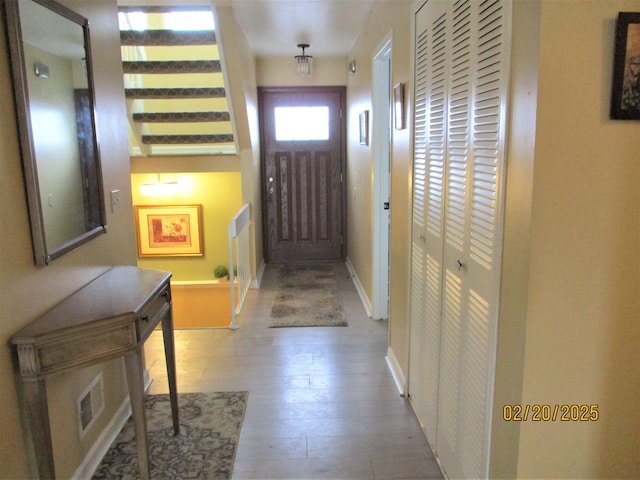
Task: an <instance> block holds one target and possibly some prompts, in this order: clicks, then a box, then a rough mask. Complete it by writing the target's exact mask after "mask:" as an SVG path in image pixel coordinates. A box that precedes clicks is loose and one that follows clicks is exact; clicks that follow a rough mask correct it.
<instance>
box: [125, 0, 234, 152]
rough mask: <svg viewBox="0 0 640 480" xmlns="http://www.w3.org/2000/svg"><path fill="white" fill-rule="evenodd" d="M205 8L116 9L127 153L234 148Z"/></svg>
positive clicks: (211, 20) (211, 31) (216, 49)
mask: <svg viewBox="0 0 640 480" xmlns="http://www.w3.org/2000/svg"><path fill="white" fill-rule="evenodd" d="M205 8H206V7H186V8H185V7H120V8H119V17H120V43H121V46H122V47H121V50H122V61H123V70H124V84H125V96H126V99H127V112H128V116H129V133H130V142H129V143H130V154H131V155H132V156H156V155H173V156H183V155H221V154H222V155H232V154H235V153H236V146H235V140H234V134H233V124H232V121H231V114H230V112H229V103H228V101H227V95H226V88H225V82H224V75H223V72H222V65H221V61H220V53H219V49H218V45H217V40H216V35H215V30H214V27H213V14H212V12H211V11H210V10H204V9H205ZM189 14H191V15H192V16H191V17H190V18H189V17H186V19H185V17H184V16H185V15H189ZM176 19H178V21H180V20H181V19H182V21H181V22H180V23H179V24H176ZM207 19H209V20H210V21H206V22H205V23H206V25H205V26H200V24H199V22H200V21H203V20H207ZM192 27H195V28H196V29H195V30H191V29H190V28H192Z"/></svg>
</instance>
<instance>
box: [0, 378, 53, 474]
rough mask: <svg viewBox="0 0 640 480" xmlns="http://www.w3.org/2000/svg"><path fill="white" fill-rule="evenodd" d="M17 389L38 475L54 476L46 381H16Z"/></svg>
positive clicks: (28, 441) (29, 445) (29, 446)
mask: <svg viewBox="0 0 640 480" xmlns="http://www.w3.org/2000/svg"><path fill="white" fill-rule="evenodd" d="M18 391H19V395H20V397H21V400H20V408H21V409H22V414H23V417H24V421H25V422H26V425H27V430H28V431H27V445H28V448H29V449H30V450H31V452H32V453H33V455H34V458H35V461H36V466H37V470H38V477H39V478H56V472H55V467H54V464H53V445H52V443H51V428H50V426H49V407H48V402H47V386H46V383H45V381H44V380H34V381H23V382H18ZM1 475H2V473H1V472H0V476H1Z"/></svg>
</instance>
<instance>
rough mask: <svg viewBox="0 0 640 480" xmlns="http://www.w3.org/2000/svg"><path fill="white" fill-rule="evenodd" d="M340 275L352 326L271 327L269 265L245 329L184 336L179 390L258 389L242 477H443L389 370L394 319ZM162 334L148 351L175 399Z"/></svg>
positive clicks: (243, 446)
mask: <svg viewBox="0 0 640 480" xmlns="http://www.w3.org/2000/svg"><path fill="white" fill-rule="evenodd" d="M336 272H337V273H336V277H337V278H336V280H337V281H338V285H339V288H340V295H341V299H342V302H343V307H344V309H345V313H346V316H347V320H348V322H349V326H348V327H324V328H322V327H304V328H278V329H274V328H267V323H268V320H269V314H270V311H271V303H272V301H273V295H274V288H275V283H274V273H275V271H274V269H273V268H271V269H270V268H269V267H267V271H266V272H265V275H264V279H263V282H262V288H261V289H260V290H251V291H250V292H249V294H248V296H247V300H246V302H245V306H244V309H243V311H242V314H241V315H240V317H239V322H238V323H239V326H240V329H239V330H236V331H231V330H227V329H203V330H176V332H175V336H176V358H177V371H178V390H179V391H180V392H196V391H225V390H248V391H249V392H250V393H249V401H248V405H247V411H246V415H245V420H244V423H243V426H242V432H241V435H240V442H239V446H238V451H237V455H236V462H235V466H234V470H233V478H234V479H266V478H272V479H312V478H331V479H337V478H354V479H399V478H401V479H418V478H421V479H425V478H428V479H436V478H437V479H440V478H442V475H441V473H440V470H439V469H438V465H437V463H436V461H435V459H434V457H433V454H432V453H431V450H430V449H429V446H428V444H427V441H426V439H425V437H424V434H423V433H422V430H421V429H420V425H419V424H418V421H417V419H416V417H415V415H414V413H413V411H412V409H411V406H410V405H409V402H408V401H406V400H405V399H403V398H402V397H400V395H399V393H398V389H397V388H396V386H395V384H394V381H393V378H392V376H391V374H390V372H389V369H388V367H387V365H386V361H385V354H386V352H387V322H381V321H374V320H371V319H370V318H368V317H367V316H366V314H365V311H364V308H363V307H362V303H361V302H360V298H359V297H358V294H357V292H356V289H355V287H354V285H353V282H352V281H351V279H350V276H349V273H348V270H347V269H346V267H345V266H344V265H342V264H340V265H337V268H336ZM160 337H161V335H160V333H159V332H155V333H154V334H153V337H152V338H151V339H149V341H148V342H147V348H146V358H147V366H148V368H149V371H150V374H151V377H152V378H154V379H156V380H157V381H154V383H153V384H152V385H151V390H150V392H151V393H166V378H165V376H166V371H165V368H164V365H163V364H164V355H163V353H162V341H161V338H160Z"/></svg>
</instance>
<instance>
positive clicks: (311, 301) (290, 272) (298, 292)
mask: <svg viewBox="0 0 640 480" xmlns="http://www.w3.org/2000/svg"><path fill="white" fill-rule="evenodd" d="M277 281H278V283H277V287H276V296H275V298H274V300H273V306H272V307H271V318H270V319H269V327H346V326H347V321H346V318H345V315H344V311H343V309H342V304H341V303H340V298H339V296H338V284H337V282H336V279H335V273H334V271H333V265H331V264H320V265H281V266H280V267H279V270H278V280H277Z"/></svg>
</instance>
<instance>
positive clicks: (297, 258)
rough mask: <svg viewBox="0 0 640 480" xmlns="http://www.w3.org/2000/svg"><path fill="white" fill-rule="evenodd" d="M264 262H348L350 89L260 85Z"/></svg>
mask: <svg viewBox="0 0 640 480" xmlns="http://www.w3.org/2000/svg"><path fill="white" fill-rule="evenodd" d="M259 98H260V120H261V122H260V129H261V132H260V133H261V138H262V200H263V230H264V231H263V233H264V236H263V238H264V255H265V260H266V261H267V262H270V263H301V262H312V261H313V262H323V261H336V260H343V259H344V255H345V251H346V245H345V239H344V232H345V228H344V218H345V215H344V210H345V201H344V199H345V194H344V183H343V174H342V172H343V168H344V141H343V140H344V124H343V121H342V112H343V108H344V102H345V88H344V87H290V88H284V87H283V88H261V89H259Z"/></svg>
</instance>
